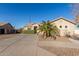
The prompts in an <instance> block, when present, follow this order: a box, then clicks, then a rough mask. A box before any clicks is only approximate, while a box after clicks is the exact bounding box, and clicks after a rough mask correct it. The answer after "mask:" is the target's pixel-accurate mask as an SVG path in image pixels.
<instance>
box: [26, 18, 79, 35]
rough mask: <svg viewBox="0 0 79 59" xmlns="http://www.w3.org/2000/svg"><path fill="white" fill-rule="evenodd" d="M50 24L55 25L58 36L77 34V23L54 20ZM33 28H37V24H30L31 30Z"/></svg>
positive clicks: (61, 19)
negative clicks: (58, 32)
mask: <svg viewBox="0 0 79 59" xmlns="http://www.w3.org/2000/svg"><path fill="white" fill-rule="evenodd" d="M51 23H52V24H55V25H56V26H57V27H58V29H59V31H60V36H65V35H74V34H79V23H74V22H72V21H69V20H66V19H64V18H59V19H56V20H54V21H51ZM35 27H37V28H39V24H31V26H30V28H31V29H32V30H33V29H34V28H35ZM26 28H28V26H27V27H25V29H26Z"/></svg>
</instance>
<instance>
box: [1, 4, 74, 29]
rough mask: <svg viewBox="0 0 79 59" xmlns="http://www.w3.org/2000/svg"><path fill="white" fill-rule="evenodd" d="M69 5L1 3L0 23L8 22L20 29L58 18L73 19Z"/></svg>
mask: <svg viewBox="0 0 79 59" xmlns="http://www.w3.org/2000/svg"><path fill="white" fill-rule="evenodd" d="M71 9H72V8H71V6H70V4H64V3H6V4H5V3H4V4H3V3H2V4H0V22H9V23H11V24H12V25H13V26H15V27H16V28H21V27H23V26H25V25H26V24H28V23H29V20H30V19H31V22H33V23H40V22H42V20H53V19H56V18H58V17H65V18H67V19H69V20H72V19H74V16H73V15H72V13H71Z"/></svg>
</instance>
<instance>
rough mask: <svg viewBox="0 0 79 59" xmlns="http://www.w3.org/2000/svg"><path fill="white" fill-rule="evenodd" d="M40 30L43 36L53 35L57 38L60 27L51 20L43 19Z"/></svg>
mask: <svg viewBox="0 0 79 59" xmlns="http://www.w3.org/2000/svg"><path fill="white" fill-rule="evenodd" d="M39 30H40V32H43V37H46V38H47V37H53V38H54V39H56V36H57V35H58V34H59V30H58V28H57V27H56V26H55V25H54V24H51V22H50V21H47V22H46V21H43V22H42V24H41V25H40V27H39Z"/></svg>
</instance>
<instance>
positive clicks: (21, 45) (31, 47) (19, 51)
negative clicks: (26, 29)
mask: <svg viewBox="0 0 79 59" xmlns="http://www.w3.org/2000/svg"><path fill="white" fill-rule="evenodd" d="M5 36H6V35H4V37H5ZM9 36H12V37H10V38H5V39H3V38H1V39H0V56H52V55H55V54H53V53H51V52H48V51H47V50H44V49H42V48H40V47H38V46H37V37H36V35H31V34H28V35H27V34H13V35H12V34H11V35H9Z"/></svg>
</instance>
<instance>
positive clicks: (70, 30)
mask: <svg viewBox="0 0 79 59" xmlns="http://www.w3.org/2000/svg"><path fill="white" fill-rule="evenodd" d="M53 23H54V24H55V25H56V26H57V27H58V29H59V30H60V36H65V35H66V34H70V35H73V34H74V27H75V25H74V24H72V23H70V22H68V21H65V20H63V19H60V20H57V21H55V22H52V24H53Z"/></svg>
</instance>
